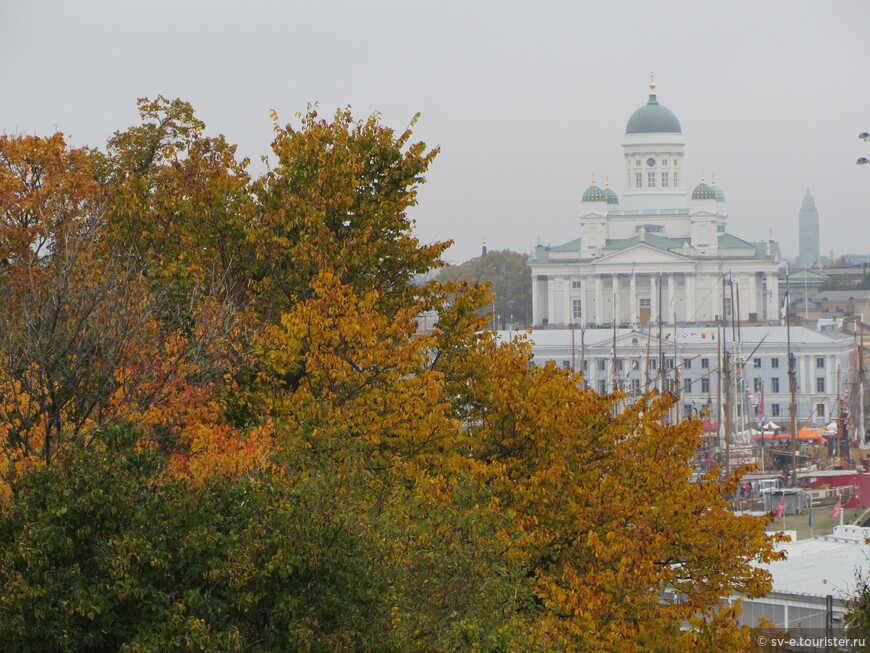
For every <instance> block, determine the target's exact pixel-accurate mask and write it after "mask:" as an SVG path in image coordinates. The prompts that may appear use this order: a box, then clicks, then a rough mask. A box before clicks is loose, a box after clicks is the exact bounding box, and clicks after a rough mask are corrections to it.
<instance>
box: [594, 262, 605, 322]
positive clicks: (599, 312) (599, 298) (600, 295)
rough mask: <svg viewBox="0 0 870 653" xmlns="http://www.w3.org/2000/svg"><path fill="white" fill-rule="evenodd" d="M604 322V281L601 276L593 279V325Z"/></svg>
mask: <svg viewBox="0 0 870 653" xmlns="http://www.w3.org/2000/svg"><path fill="white" fill-rule="evenodd" d="M602 322H604V281H603V280H602V279H601V275H600V274H599V275H597V276H596V277H595V324H601V323H602Z"/></svg>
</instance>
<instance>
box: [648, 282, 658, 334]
mask: <svg viewBox="0 0 870 653" xmlns="http://www.w3.org/2000/svg"><path fill="white" fill-rule="evenodd" d="M649 319H650V320H652V321H653V322H655V321H657V320H658V319H659V289H658V275H656V274H653V273H650V275H649Z"/></svg>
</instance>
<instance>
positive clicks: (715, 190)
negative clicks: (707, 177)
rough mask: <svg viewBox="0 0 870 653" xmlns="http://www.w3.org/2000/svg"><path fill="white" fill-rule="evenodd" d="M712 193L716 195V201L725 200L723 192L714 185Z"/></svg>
mask: <svg viewBox="0 0 870 653" xmlns="http://www.w3.org/2000/svg"><path fill="white" fill-rule="evenodd" d="M713 193H715V195H716V201H717V202H724V201H725V193H723V192H722V189H721V188H719V187H718V186H716V185H714V186H713Z"/></svg>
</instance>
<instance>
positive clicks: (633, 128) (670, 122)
mask: <svg viewBox="0 0 870 653" xmlns="http://www.w3.org/2000/svg"><path fill="white" fill-rule="evenodd" d="M682 132H683V130H682V128H681V127H680V121H679V120H678V119H677V116H676V115H674V112H673V111H671V110H670V109H668V108H667V107H664V106H662V105H661V104H659V101H658V100H657V99H656V95H655V93H650V96H649V102H647V103H646V104H645V105H644V106H642V107H641V108H640V109H638V110H637V111H635V112H634V113H633V114H631V118H629V119H628V124H627V125H626V126H625V133H626V134H651V133H668V134H670V133H676V134H681V133H682Z"/></svg>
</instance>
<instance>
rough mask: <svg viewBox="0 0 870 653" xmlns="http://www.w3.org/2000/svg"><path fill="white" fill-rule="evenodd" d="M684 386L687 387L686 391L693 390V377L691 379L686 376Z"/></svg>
mask: <svg viewBox="0 0 870 653" xmlns="http://www.w3.org/2000/svg"><path fill="white" fill-rule="evenodd" d="M683 388H684V389H685V391H686V392H691V391H692V379H690V378H689V377H686V380H685V381H683Z"/></svg>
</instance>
